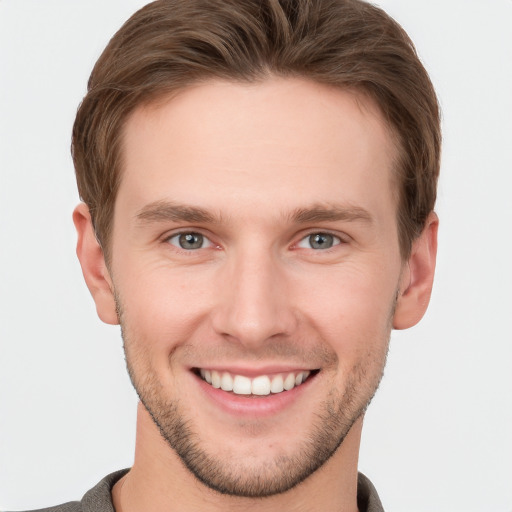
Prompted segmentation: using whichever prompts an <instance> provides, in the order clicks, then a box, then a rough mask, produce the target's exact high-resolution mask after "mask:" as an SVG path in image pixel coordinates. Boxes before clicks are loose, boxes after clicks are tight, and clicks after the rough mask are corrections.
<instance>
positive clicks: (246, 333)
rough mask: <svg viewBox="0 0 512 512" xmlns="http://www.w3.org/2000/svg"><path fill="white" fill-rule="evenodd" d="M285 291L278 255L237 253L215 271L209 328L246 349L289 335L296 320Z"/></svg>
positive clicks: (261, 252) (284, 281) (287, 293)
mask: <svg viewBox="0 0 512 512" xmlns="http://www.w3.org/2000/svg"><path fill="white" fill-rule="evenodd" d="M248 253H251V254H248ZM289 292H290V290H289V284H288V280H287V279H286V272H285V269H284V268H283V263H281V262H280V261H278V258H276V257H275V256H274V257H273V255H272V254H269V253H264V252H263V251H257V252H256V251H247V252H245V254H240V255H238V257H237V258H233V259H231V260H230V261H229V262H227V263H226V267H225V268H224V269H223V271H222V272H221V273H220V275H219V282H218V294H217V298H216V302H215V304H216V306H215V310H214V311H213V314H212V322H213V328H214V330H215V331H216V332H217V333H218V334H220V335H222V336H224V337H227V338H229V339H231V340H234V341H236V342H238V343H240V344H242V345H244V346H246V347H247V348H248V349H256V348H259V347H260V346H261V344H262V343H265V342H266V341H269V340H271V339H272V338H276V337H278V336H289V335H290V334H291V333H292V332H293V330H294V329H295V327H296V323H297V318H296V314H295V312H294V309H293V305H292V304H293V298H292V297H291V295H290V293H289Z"/></svg>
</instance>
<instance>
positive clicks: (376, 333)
mask: <svg viewBox="0 0 512 512" xmlns="http://www.w3.org/2000/svg"><path fill="white" fill-rule="evenodd" d="M368 268H374V269H375V268H376V267H375V266H374V267H366V270H365V269H357V268H350V267H349V266H345V267H343V268H340V269H337V271H332V272H330V274H329V276H328V278H327V276H325V278H324V279H321V280H317V281H316V282H317V284H318V283H319V282H321V283H322V285H321V286H318V285H317V286H314V287H312V286H309V287H308V289H311V293H308V294H307V295H304V294H303V295H304V297H303V302H302V306H299V309H300V310H301V311H302V312H303V313H304V314H305V315H306V317H307V322H308V323H309V324H310V325H312V326H314V328H315V330H317V331H318V332H319V333H320V335H321V336H322V338H324V340H325V341H326V342H327V343H329V344H330V345H331V347H332V348H333V349H334V350H335V351H336V353H337V354H338V357H339V359H340V361H341V360H354V359H359V358H362V357H366V354H367V352H368V350H370V351H372V350H376V351H378V352H379V353H380V352H381V350H380V348H381V347H382V346H386V345H387V341H388V338H389V333H390V331H391V317H392V311H393V307H394V301H395V296H396V288H397V282H398V272H396V273H395V272H392V271H389V269H388V271H387V272H382V273H380V272H374V273H373V274H372V273H370V272H368V271H367V269H368ZM331 270H332V269H331ZM395 274H396V275H395ZM390 276H394V277H390ZM395 278H396V279H395ZM295 294H296V296H299V292H298V291H297V292H295Z"/></svg>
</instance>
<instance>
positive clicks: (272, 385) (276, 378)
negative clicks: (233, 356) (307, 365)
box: [199, 368, 311, 396]
mask: <svg viewBox="0 0 512 512" xmlns="http://www.w3.org/2000/svg"><path fill="white" fill-rule="evenodd" d="M199 375H200V376H201V378H202V379H203V380H204V381H205V382H207V383H208V384H210V385H211V386H213V387H214V388H216V389H222V390H223V391H232V392H233V393H235V394H236V395H257V396H265V395H270V394H271V393H272V394H276V393H282V392H283V391H290V390H291V389H293V388H295V387H297V386H300V385H301V384H303V383H304V382H305V381H306V380H307V379H308V378H309V376H310V375H311V371H309V370H301V371H297V372H288V373H279V374H276V375H272V376H269V375H258V376H257V377H254V378H249V377H246V376H244V375H233V374H231V373H229V372H226V371H224V372H219V371H217V370H206V369H203V368H201V369H199Z"/></svg>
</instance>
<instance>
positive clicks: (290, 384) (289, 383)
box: [283, 373, 295, 391]
mask: <svg viewBox="0 0 512 512" xmlns="http://www.w3.org/2000/svg"><path fill="white" fill-rule="evenodd" d="M283 387H284V389H286V391H290V389H293V388H294V387H295V375H294V374H293V373H289V374H288V375H287V376H286V379H284V384H283Z"/></svg>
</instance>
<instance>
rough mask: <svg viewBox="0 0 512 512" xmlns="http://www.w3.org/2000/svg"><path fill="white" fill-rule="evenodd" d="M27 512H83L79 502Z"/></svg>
mask: <svg viewBox="0 0 512 512" xmlns="http://www.w3.org/2000/svg"><path fill="white" fill-rule="evenodd" d="M27 512H83V509H82V505H81V504H80V502H79V501H70V502H68V503H63V504H62V505H57V506H55V507H47V508H38V509H37V510H30V511H27Z"/></svg>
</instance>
